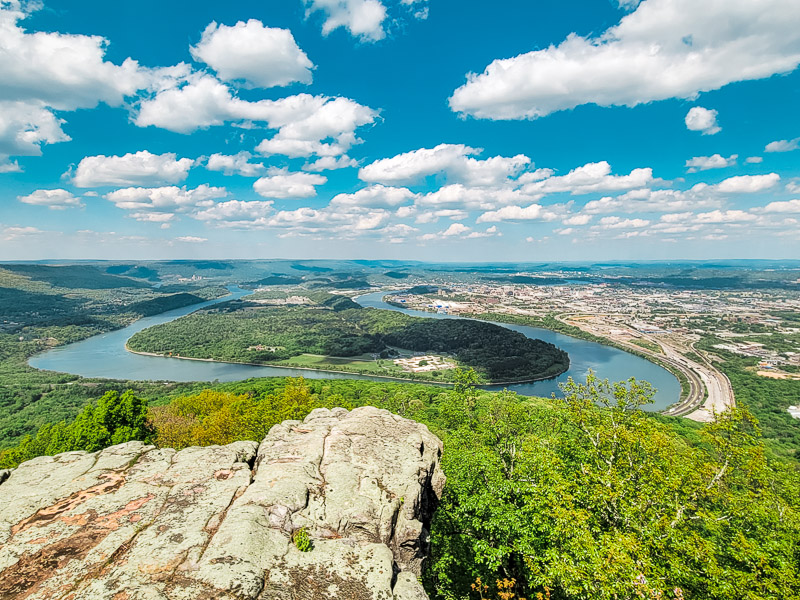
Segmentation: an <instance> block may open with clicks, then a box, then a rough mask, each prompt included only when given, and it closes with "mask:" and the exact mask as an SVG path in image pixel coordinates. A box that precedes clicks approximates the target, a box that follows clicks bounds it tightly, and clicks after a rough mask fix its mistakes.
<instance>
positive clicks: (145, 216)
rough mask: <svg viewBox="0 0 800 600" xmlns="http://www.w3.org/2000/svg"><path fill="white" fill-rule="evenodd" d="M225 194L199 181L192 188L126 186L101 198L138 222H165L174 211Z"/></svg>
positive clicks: (189, 209) (205, 205) (205, 203)
mask: <svg viewBox="0 0 800 600" xmlns="http://www.w3.org/2000/svg"><path fill="white" fill-rule="evenodd" d="M227 195H228V193H227V191H226V190H225V188H222V187H212V186H209V185H206V184H203V185H199V186H197V187H196V188H194V189H187V188H186V186H183V187H180V188H179V187H177V186H166V187H156V188H144V187H128V188H122V189H119V190H115V191H113V192H110V193H108V194H106V195H105V198H106V200H109V201H110V202H113V203H114V204H115V205H116V207H117V208H120V209H122V210H126V211H130V216H131V217H132V218H134V219H136V220H138V221H146V222H152V223H166V222H168V221H171V220H172V219H173V218H174V217H175V215H176V214H177V213H187V212H192V211H196V210H198V209H201V208H208V207H211V206H213V205H214V200H215V199H217V198H224V197H225V196H227Z"/></svg>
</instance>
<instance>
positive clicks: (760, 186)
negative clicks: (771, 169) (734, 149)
mask: <svg viewBox="0 0 800 600" xmlns="http://www.w3.org/2000/svg"><path fill="white" fill-rule="evenodd" d="M780 179H781V177H780V175H778V174H777V173H769V174H767V175H739V176H737V177H729V178H728V179H725V180H723V181H721V182H720V183H718V184H717V185H716V186H715V187H716V189H717V190H718V191H720V192H722V193H733V194H753V193H756V192H763V191H764V190H768V189H770V188H771V187H773V186H775V185H777V183H778V182H779V181H780Z"/></svg>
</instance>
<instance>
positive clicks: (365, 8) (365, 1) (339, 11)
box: [304, 0, 386, 42]
mask: <svg viewBox="0 0 800 600" xmlns="http://www.w3.org/2000/svg"><path fill="white" fill-rule="evenodd" d="M304 3H305V6H306V16H309V15H311V14H312V13H314V12H317V11H320V12H322V13H323V15H324V18H325V20H324V21H323V23H322V33H323V35H328V34H329V33H330V32H332V31H334V30H336V29H338V28H339V27H344V28H345V29H346V30H347V31H349V32H350V35H352V36H354V37H357V38H360V39H361V40H363V41H367V42H374V41H377V40H382V39H383V38H384V37H386V32H385V31H384V28H383V22H384V20H385V19H386V7H385V6H384V5H383V4H382V3H381V2H379V1H378V0H304Z"/></svg>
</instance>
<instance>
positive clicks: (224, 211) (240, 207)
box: [193, 200, 274, 224]
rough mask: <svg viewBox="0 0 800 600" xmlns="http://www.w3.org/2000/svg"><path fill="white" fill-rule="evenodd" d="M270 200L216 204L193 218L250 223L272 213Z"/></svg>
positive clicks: (229, 201) (231, 201)
mask: <svg viewBox="0 0 800 600" xmlns="http://www.w3.org/2000/svg"><path fill="white" fill-rule="evenodd" d="M272 204H273V203H272V201H271V200H255V201H250V202H245V201H243V200H227V201H225V202H218V203H217V204H214V205H213V206H210V207H208V208H206V209H204V210H201V211H198V212H197V213H195V214H194V215H193V216H194V218H195V219H197V220H199V221H214V222H222V221H226V222H233V223H239V224H242V223H250V222H252V221H257V220H258V219H263V218H266V217H267V216H268V215H269V214H270V213H272V212H274V210H273V208H272Z"/></svg>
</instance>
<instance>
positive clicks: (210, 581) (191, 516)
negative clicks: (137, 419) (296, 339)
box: [0, 407, 444, 600]
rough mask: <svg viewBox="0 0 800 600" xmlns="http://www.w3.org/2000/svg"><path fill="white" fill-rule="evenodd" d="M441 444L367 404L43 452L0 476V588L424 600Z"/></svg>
mask: <svg viewBox="0 0 800 600" xmlns="http://www.w3.org/2000/svg"><path fill="white" fill-rule="evenodd" d="M441 451H442V444H441V442H440V441H439V440H438V439H437V438H436V437H435V436H434V435H432V434H431V433H430V432H429V431H428V429H427V428H426V427H425V426H424V425H420V424H419V423H415V422H413V421H409V420H407V419H403V418H401V417H398V416H396V415H393V414H391V413H390V412H388V411H385V410H380V409H376V408H373V407H362V408H357V409H355V410H353V411H349V412H348V411H347V410H345V409H341V408H339V409H333V410H328V409H317V410H315V411H313V412H312V413H311V414H309V415H308V417H306V419H305V420H303V421H285V422H283V423H281V424H280V425H276V426H275V427H273V428H272V430H271V431H270V432H269V435H268V436H267V437H266V438H265V439H264V440H263V441H262V442H261V444H260V445H258V444H256V443H255V442H236V443H234V444H230V445H228V446H210V447H205V448H186V449H185V450H181V451H179V452H176V451H175V450H172V449H158V448H154V447H153V446H146V445H144V444H142V443H140V442H129V443H126V444H120V445H118V446H113V447H111V448H107V449H105V450H103V451H101V452H96V453H92V454H89V453H86V452H67V453H64V454H59V455H57V456H53V457H40V458H37V459H34V460H31V461H28V462H26V463H23V464H22V465H20V467H19V468H18V469H16V470H14V471H12V472H11V473H10V474H8V473H3V474H0V598H4V599H5V598H9V599H10V598H14V599H20V600H22V599H30V600H34V599H36V600H39V599H40V600H62V599H63V600H82V599H92V600H93V599H98V600H102V599H108V600H189V599H191V600H200V599H207V600H212V599H213V600H234V599H236V600H242V599H253V600H277V599H279V598H281V599H283V598H291V599H296V600H322V599H326V598H343V599H348V600H423V599H426V598H427V596H426V595H425V592H424V591H423V589H422V587H421V586H420V584H419V583H418V580H417V576H418V575H419V573H420V569H421V565H422V562H423V560H424V559H425V557H426V556H427V552H428V532H427V528H428V525H429V523H430V519H431V516H432V514H433V511H434V510H435V508H436V504H437V503H438V500H439V497H440V495H441V491H442V487H443V485H444V475H443V474H442V471H441V469H440V466H439V458H440V456H441ZM6 476H7V479H5V481H3V480H2V479H4V478H5V477H6ZM301 528H304V529H305V531H306V532H307V533H308V534H309V536H310V538H311V540H312V543H313V548H312V550H311V551H309V552H301V551H300V550H299V549H298V548H297V547H296V546H295V544H294V543H293V542H292V535H293V533H295V532H296V531H297V530H299V529H301Z"/></svg>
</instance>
